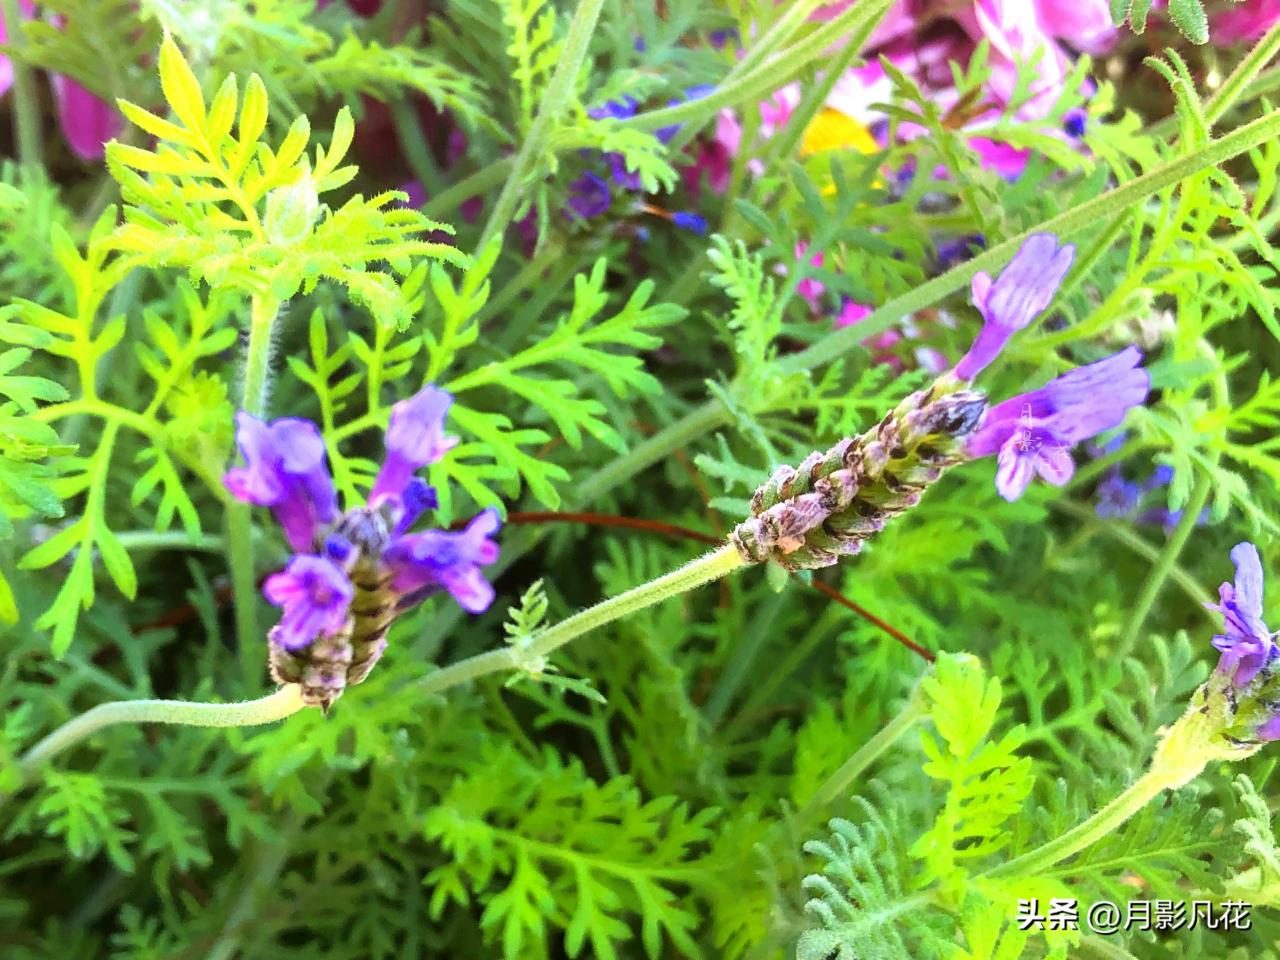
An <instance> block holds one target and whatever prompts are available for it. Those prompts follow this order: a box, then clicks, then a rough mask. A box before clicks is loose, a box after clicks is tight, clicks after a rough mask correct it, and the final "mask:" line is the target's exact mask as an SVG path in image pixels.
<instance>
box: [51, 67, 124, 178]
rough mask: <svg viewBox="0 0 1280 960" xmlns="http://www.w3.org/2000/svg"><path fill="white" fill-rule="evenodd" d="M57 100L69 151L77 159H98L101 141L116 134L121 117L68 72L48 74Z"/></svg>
mask: <svg viewBox="0 0 1280 960" xmlns="http://www.w3.org/2000/svg"><path fill="white" fill-rule="evenodd" d="M49 82H50V83H51V84H52V85H53V95H54V98H55V99H56V100H57V102H58V122H59V124H60V125H61V127H62V135H63V136H64V137H65V138H66V141H67V145H68V146H69V147H71V151H72V152H73V153H74V154H75V155H76V156H77V157H79V158H80V159H81V160H101V159H102V158H103V156H104V155H105V153H106V151H105V149H104V145H105V144H106V142H107V141H108V140H113V139H115V138H116V137H117V136H119V135H120V131H121V130H122V129H123V128H124V118H123V117H121V116H120V113H119V111H118V110H116V108H115V107H113V106H111V105H110V104H109V103H107V102H106V101H105V100H103V99H101V98H100V97H98V96H96V95H95V94H92V93H90V92H89V91H88V90H86V89H85V88H84V87H82V86H80V84H78V83H76V82H75V81H74V80H72V79H71V78H70V77H68V76H64V75H63V74H60V73H55V74H53V75H52V76H51V77H50V78H49Z"/></svg>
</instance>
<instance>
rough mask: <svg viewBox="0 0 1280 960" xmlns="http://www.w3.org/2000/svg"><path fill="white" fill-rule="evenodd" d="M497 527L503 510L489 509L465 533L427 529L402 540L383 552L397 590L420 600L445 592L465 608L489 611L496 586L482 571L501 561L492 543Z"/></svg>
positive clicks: (474, 610) (496, 548)
mask: <svg viewBox="0 0 1280 960" xmlns="http://www.w3.org/2000/svg"><path fill="white" fill-rule="evenodd" d="M498 527H499V520H498V512H497V511H496V510H485V511H483V512H482V513H480V514H479V515H477V516H476V517H475V518H474V519H472V521H471V522H470V523H469V524H467V526H466V528H465V529H463V530H459V531H449V530H427V531H425V532H424V533H411V534H408V535H407V536H403V537H400V538H399V539H398V540H396V541H395V542H394V543H392V544H391V546H390V547H389V548H388V549H387V552H386V553H385V554H383V559H384V560H385V561H386V563H387V566H388V567H390V568H391V570H393V571H394V572H395V579H394V580H393V581H392V586H393V587H394V588H395V590H396V591H397V592H398V593H400V594H401V595H404V596H410V595H412V596H413V597H414V598H415V599H421V598H423V597H426V596H429V595H430V594H431V593H434V592H436V591H437V590H439V589H441V588H443V589H445V590H447V591H449V593H450V594H452V595H453V598H454V599H455V600H457V601H458V604H459V605H460V606H461V607H462V609H464V610H468V611H470V612H471V613H480V612H482V611H484V610H487V609H488V608H489V604H490V603H492V602H493V587H491V586H490V585H489V582H488V581H487V580H485V578H484V575H483V574H481V573H480V567H482V566H487V565H488V564H490V563H493V562H494V561H495V560H497V559H498V545H497V544H496V543H494V542H493V541H492V540H490V539H489V536H490V534H493V533H496V532H497V531H498Z"/></svg>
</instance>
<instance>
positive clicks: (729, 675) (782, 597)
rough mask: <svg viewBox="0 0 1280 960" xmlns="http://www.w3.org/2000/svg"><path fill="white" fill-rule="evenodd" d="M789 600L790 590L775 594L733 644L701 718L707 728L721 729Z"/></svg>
mask: <svg viewBox="0 0 1280 960" xmlns="http://www.w3.org/2000/svg"><path fill="white" fill-rule="evenodd" d="M790 601H791V595H790V593H788V592H787V591H783V592H782V593H776V594H774V595H773V596H772V597H770V598H769V600H768V601H767V602H766V603H765V604H764V607H763V609H761V610H759V611H758V612H757V613H756V614H755V616H753V617H752V618H751V627H750V629H748V630H747V632H746V635H745V636H744V637H742V638H741V639H740V640H738V641H737V642H736V643H735V644H734V647H733V656H732V657H731V658H730V659H729V662H728V663H727V664H726V665H725V668H724V670H723V671H721V673H720V676H719V678H718V679H717V680H716V685H715V686H714V687H712V688H711V695H710V696H709V697H707V703H706V706H705V707H703V709H702V716H703V718H704V719H705V720H706V722H707V725H708V726H710V727H715V726H718V725H719V723H720V721H721V719H723V718H724V712H725V711H726V710H727V709H729V704H731V703H732V702H733V698H734V697H736V696H737V695H738V691H739V690H740V689H741V688H742V685H743V684H744V683H746V680H747V676H748V674H749V673H750V672H751V666H752V664H754V663H755V661H756V657H757V656H759V654H760V651H761V650H763V649H764V646H765V644H766V643H767V642H768V641H769V638H770V636H771V635H772V634H773V622H774V621H775V620H776V619H778V614H779V613H780V612H781V611H782V609H783V607H785V606H787V604H788V603H789V602H790Z"/></svg>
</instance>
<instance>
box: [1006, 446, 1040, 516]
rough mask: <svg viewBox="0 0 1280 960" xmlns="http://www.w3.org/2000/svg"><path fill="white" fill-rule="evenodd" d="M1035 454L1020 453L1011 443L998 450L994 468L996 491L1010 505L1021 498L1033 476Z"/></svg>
mask: <svg viewBox="0 0 1280 960" xmlns="http://www.w3.org/2000/svg"><path fill="white" fill-rule="evenodd" d="M1035 456H1036V455H1035V453H1034V452H1032V451H1022V450H1019V449H1018V448H1017V446H1016V445H1015V444H1013V443H1007V444H1005V445H1004V446H1003V447H1002V448H1001V449H1000V456H999V458H998V460H997V464H998V466H997V468H996V490H997V491H998V492H999V494H1000V496H1002V497H1004V498H1005V499H1006V500H1008V501H1009V502H1010V503H1012V502H1013V501H1014V500H1017V499H1018V498H1019V497H1021V496H1022V495H1023V494H1024V493H1025V492H1026V490H1027V486H1028V485H1029V484H1030V483H1031V478H1032V476H1034V475H1035Z"/></svg>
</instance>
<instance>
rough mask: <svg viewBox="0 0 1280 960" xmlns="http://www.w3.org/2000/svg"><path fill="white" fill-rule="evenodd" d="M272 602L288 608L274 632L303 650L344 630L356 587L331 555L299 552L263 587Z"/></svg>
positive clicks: (274, 637) (284, 642) (289, 645)
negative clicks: (324, 636) (321, 555)
mask: <svg viewBox="0 0 1280 960" xmlns="http://www.w3.org/2000/svg"><path fill="white" fill-rule="evenodd" d="M263 593H264V594H266V597H267V599H268V600H269V601H271V602H272V603H274V604H275V605H276V606H278V607H283V608H284V615H283V616H282V617H281V618H280V622H279V623H278V624H277V625H276V626H275V628H274V629H273V630H272V632H271V638H272V640H273V641H275V642H278V643H280V644H281V645H282V646H283V647H284V648H285V649H286V650H300V649H302V648H303V647H306V646H309V645H310V644H311V643H312V642H314V641H315V639H316V638H317V637H319V636H322V635H324V634H330V633H334V632H336V631H338V630H340V629H341V628H342V626H343V624H345V623H346V619H347V611H348V608H349V606H350V605H351V598H352V596H354V594H355V588H354V587H352V585H351V581H350V580H349V579H348V578H347V574H346V572H345V571H344V570H343V569H342V568H341V567H340V566H338V565H337V564H336V563H334V562H333V561H332V560H330V559H329V558H328V557H319V556H314V555H312V554H299V555H298V556H295V557H294V558H293V559H292V560H290V561H289V565H288V566H287V567H285V568H284V570H283V571H282V572H280V573H276V574H272V575H271V576H270V577H268V578H267V582H266V584H265V585H264V586H263Z"/></svg>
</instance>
